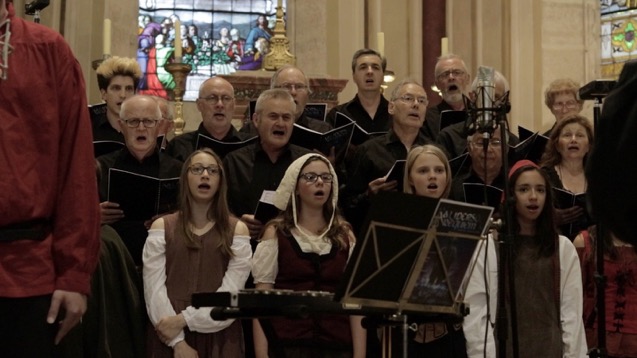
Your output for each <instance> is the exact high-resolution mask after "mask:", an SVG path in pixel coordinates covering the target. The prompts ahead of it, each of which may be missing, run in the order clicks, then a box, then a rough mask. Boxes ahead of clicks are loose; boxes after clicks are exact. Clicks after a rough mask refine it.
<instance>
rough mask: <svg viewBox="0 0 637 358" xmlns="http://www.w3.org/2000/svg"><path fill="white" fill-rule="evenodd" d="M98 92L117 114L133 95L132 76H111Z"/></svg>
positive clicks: (108, 107) (112, 113)
mask: <svg viewBox="0 0 637 358" xmlns="http://www.w3.org/2000/svg"><path fill="white" fill-rule="evenodd" d="M0 1H1V0H0ZM100 93H101V94H102V100H103V101H104V102H106V110H107V111H108V112H110V113H111V115H114V116H119V112H120V110H121V109H122V102H124V100H125V99H127V98H130V97H133V95H135V84H134V82H133V78H132V77H130V76H120V75H116V76H113V78H111V82H110V83H109V84H108V87H106V90H100Z"/></svg>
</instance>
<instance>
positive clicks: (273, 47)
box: [263, 0, 296, 71]
mask: <svg viewBox="0 0 637 358" xmlns="http://www.w3.org/2000/svg"><path fill="white" fill-rule="evenodd" d="M273 32H274V36H272V38H270V52H268V53H267V54H266V55H265V58H264V59H263V69H264V70H267V71H276V70H277V69H279V68H281V67H283V66H284V65H286V64H290V65H294V64H295V63H296V58H295V57H294V55H292V54H291V53H290V46H289V44H290V40H288V38H287V36H285V33H286V31H285V21H284V20H283V5H282V4H281V1H280V0H279V2H278V6H277V7H276V24H275V25H274V31H273Z"/></svg>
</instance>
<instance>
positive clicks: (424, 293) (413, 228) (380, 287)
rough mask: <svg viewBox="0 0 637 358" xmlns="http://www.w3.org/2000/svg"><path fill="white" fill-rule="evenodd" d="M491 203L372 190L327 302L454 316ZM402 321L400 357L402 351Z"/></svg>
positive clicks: (457, 314) (463, 311)
mask: <svg viewBox="0 0 637 358" xmlns="http://www.w3.org/2000/svg"><path fill="white" fill-rule="evenodd" d="M492 213H493V208H491V207H484V206H478V205H473V204H468V203H461V202H456V201H451V200H445V199H442V200H435V199H430V198H425V197H420V196H416V195H410V194H402V193H396V192H394V193H384V192H381V193H379V194H377V195H376V196H375V197H374V199H373V200H372V205H371V208H370V211H369V215H368V219H367V222H366V224H365V226H364V230H363V233H365V234H364V236H363V237H361V238H359V240H358V243H357V244H356V248H355V250H354V253H353V254H352V257H351V258H350V260H349V263H348V265H347V268H346V272H345V275H344V277H347V280H346V281H345V282H343V284H342V286H341V287H340V288H339V290H338V291H337V292H336V295H335V300H340V301H341V302H342V303H343V304H345V305H361V306H363V307H365V308H376V309H379V310H380V311H383V312H393V313H395V314H398V315H416V316H419V317H424V318H431V319H432V320H436V321H440V320H452V321H455V322H458V321H461V320H462V317H463V316H465V315H466V314H467V311H466V309H465V307H464V304H463V302H462V296H463V294H464V288H465V287H466V284H467V281H468V278H469V276H470V272H471V269H472V268H471V267H469V266H470V262H471V257H472V256H473V253H474V251H475V248H476V246H477V244H478V240H480V239H481V237H482V235H484V234H485V233H486V230H487V229H488V227H489V219H490V217H491V214H492ZM406 330H407V324H406V319H404V320H403V355H404V356H406V337H407V335H406Z"/></svg>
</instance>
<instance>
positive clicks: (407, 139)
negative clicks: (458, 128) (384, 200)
mask: <svg viewBox="0 0 637 358" xmlns="http://www.w3.org/2000/svg"><path fill="white" fill-rule="evenodd" d="M427 103H428V102H427V94H426V92H425V89H424V88H423V87H422V85H420V84H419V83H417V82H415V81H413V80H404V81H402V82H401V83H399V84H398V85H397V86H396V88H395V89H394V90H393V91H392V95H391V100H390V101H389V106H388V111H389V114H391V115H392V122H391V123H392V126H391V129H390V130H389V132H388V133H387V134H385V135H383V136H379V137H376V138H372V139H370V140H368V141H367V142H365V143H363V144H361V145H360V146H359V147H358V149H357V150H356V155H355V157H354V159H353V162H352V164H351V167H352V172H351V175H350V176H349V177H348V180H347V184H346V186H345V188H344V191H343V195H341V198H342V201H341V206H342V208H343V210H344V213H345V216H346V218H347V220H348V221H349V222H350V223H351V224H352V226H353V227H354V229H355V233H357V234H358V232H359V230H360V229H361V225H362V221H363V219H364V218H365V216H366V214H367V210H368V207H369V198H370V196H373V195H374V194H376V193H378V192H379V191H381V190H388V191H389V190H396V188H397V186H398V183H397V181H396V180H392V181H386V175H387V173H388V172H389V170H390V169H391V167H392V166H393V165H394V163H395V162H396V160H401V159H406V158H407V152H408V150H409V148H411V147H413V146H415V145H424V144H431V143H432V141H430V140H429V139H427V138H426V137H425V136H424V135H423V134H422V133H421V132H420V128H421V127H422V124H423V121H424V120H425V111H426V110H427Z"/></svg>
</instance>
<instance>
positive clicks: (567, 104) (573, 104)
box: [553, 100, 578, 111]
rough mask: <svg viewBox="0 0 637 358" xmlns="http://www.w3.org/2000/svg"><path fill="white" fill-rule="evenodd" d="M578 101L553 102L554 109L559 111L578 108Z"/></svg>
mask: <svg viewBox="0 0 637 358" xmlns="http://www.w3.org/2000/svg"><path fill="white" fill-rule="evenodd" d="M577 104H578V103H577V101H573V100H571V101H566V102H555V103H553V109H555V110H557V111H559V110H561V109H564V108H566V109H575V108H577Z"/></svg>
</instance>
